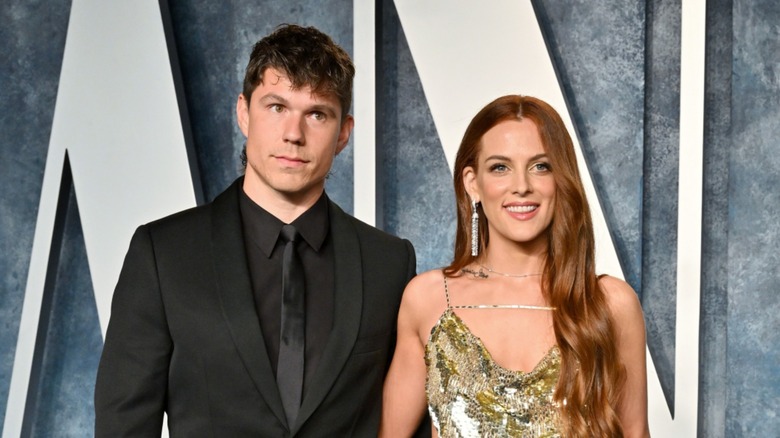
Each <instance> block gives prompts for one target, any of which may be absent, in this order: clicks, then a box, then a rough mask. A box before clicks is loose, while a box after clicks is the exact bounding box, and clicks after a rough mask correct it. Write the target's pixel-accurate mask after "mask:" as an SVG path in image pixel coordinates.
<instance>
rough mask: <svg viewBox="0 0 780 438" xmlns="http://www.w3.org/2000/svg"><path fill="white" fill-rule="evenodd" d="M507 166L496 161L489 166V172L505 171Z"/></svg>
mask: <svg viewBox="0 0 780 438" xmlns="http://www.w3.org/2000/svg"><path fill="white" fill-rule="evenodd" d="M507 170H509V168H508V167H507V166H506V165H505V164H501V163H496V164H493V165H491V166H490V171H491V172H506V171H507Z"/></svg>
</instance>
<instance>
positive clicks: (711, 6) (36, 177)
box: [0, 0, 780, 437]
mask: <svg viewBox="0 0 780 438" xmlns="http://www.w3.org/2000/svg"><path fill="white" fill-rule="evenodd" d="M170 3H171V5H170V19H171V20H170V21H171V24H172V26H171V32H172V36H173V42H174V43H175V50H176V53H177V55H178V60H179V65H180V71H181V79H182V86H183V87H182V89H183V96H184V100H183V102H184V103H186V106H187V114H188V116H189V119H190V125H191V131H192V137H191V140H192V146H193V148H194V151H195V152H196V153H195V156H196V160H195V162H196V165H197V171H198V172H197V173H199V175H200V186H199V187H200V188H201V189H202V197H203V200H205V201H208V200H210V199H212V198H213V197H214V196H215V195H216V194H217V193H219V192H220V191H221V190H222V189H223V188H224V187H226V186H227V185H228V184H229V183H230V182H231V181H232V180H233V179H234V178H235V177H236V176H237V175H238V174H239V173H240V169H239V165H240V164H239V160H238V154H239V152H240V150H241V147H242V143H243V139H242V137H241V135H240V133H239V131H238V130H237V129H236V126H235V118H234V115H233V114H234V105H235V99H236V96H237V94H238V93H239V91H240V88H241V79H242V77H243V67H244V65H245V63H246V58H247V56H248V52H249V50H250V48H251V44H252V43H253V42H254V41H256V40H257V39H258V38H260V37H262V36H263V35H265V34H266V33H268V32H269V31H270V30H271V29H273V28H274V26H275V25H277V24H278V23H283V22H294V23H301V24H306V25H315V26H317V27H319V28H320V29H322V30H324V31H325V32H327V33H329V34H330V35H332V36H333V37H334V39H335V40H336V41H337V42H339V43H340V44H342V45H343V46H344V47H345V48H346V49H347V50H348V51H350V52H351V51H352V1H351V0H328V1H325V2H321V1H316V2H315V1H310V0H300V1H295V2H287V1H278V2H274V1H266V2H248V1H245V0H230V1H225V2H219V3H214V2H209V1H205V0H197V1H191V2H170ZM533 3H534V8H535V10H536V13H537V16H538V17H539V20H540V23H541V25H542V29H543V31H544V34H545V39H546V40H547V43H548V48H549V50H550V53H551V55H552V57H553V60H554V63H555V67H556V70H557V73H558V77H559V80H560V82H561V86H562V88H563V90H564V93H565V96H566V99H567V102H568V104H569V111H570V113H571V115H572V119H573V120H574V123H575V125H576V129H577V135H578V136H579V138H580V143H581V144H582V147H583V149H584V153H585V157H586V159H587V161H588V165H589V169H590V172H591V177H592V178H593V180H594V183H595V186H596V188H597V192H598V194H599V197H600V199H601V202H602V206H603V209H604V212H605V216H606V218H607V221H608V224H609V226H610V230H611V233H612V239H613V242H614V244H615V247H616V248H617V253H618V257H619V259H620V262H621V265H622V267H623V271H624V273H625V276H626V279H627V280H628V281H629V282H630V283H631V284H632V285H633V286H634V288H635V289H636V290H637V292H638V293H639V295H640V297H641V300H642V304H643V307H644V310H645V314H646V320H647V328H648V344H649V347H650V351H651V353H652V356H653V360H654V362H655V364H656V367H657V369H658V374H659V376H660V378H661V382H662V386H663V388H664V390H665V394H666V396H667V399H668V401H669V402H670V403H673V402H674V393H673V387H674V386H673V385H674V348H675V347H674V330H675V319H674V318H675V301H676V296H675V294H676V292H675V291H676V266H675V263H676V262H675V261H676V248H677V244H678V239H685V236H677V234H676V233H677V228H676V218H677V204H676V203H677V201H676V199H677V196H676V194H677V184H678V182H677V172H678V168H677V162H678V160H677V157H678V153H679V137H678V136H679V101H680V89H679V84H680V49H679V47H680V32H681V30H680V1H679V0H678V1H652V0H649V1H646V2H639V1H637V2H625V1H622V0H602V1H598V2H589V1H587V2H586V1H578V2H571V1H566V0H536V1H534V2H533ZM377 6H378V8H377V10H378V13H379V14H380V19H379V20H378V22H377V23H378V27H377V32H378V35H377V39H378V41H379V44H378V52H377V53H378V58H379V62H380V66H381V68H379V69H378V70H379V72H378V75H379V77H378V81H377V83H378V89H377V100H378V102H379V107H378V123H377V129H378V130H379V132H378V138H379V139H380V142H379V145H380V146H379V148H378V154H377V156H378V160H379V163H380V166H379V169H380V172H379V176H378V178H379V179H380V181H381V184H378V186H380V192H379V194H380V198H379V199H378V203H379V211H380V212H381V215H380V217H379V218H378V222H379V223H380V224H381V225H382V226H383V227H384V228H385V229H387V230H389V231H391V232H393V233H396V234H399V235H402V236H405V237H408V238H410V239H411V240H412V241H413V243H414V244H415V247H416V249H417V251H418V257H419V265H418V269H419V270H421V271H422V270H426V269H430V268H433V267H437V266H441V265H443V264H445V263H446V262H447V260H448V259H449V257H450V253H451V247H452V234H453V232H454V222H453V217H454V206H453V193H452V188H451V177H450V173H449V170H448V166H447V163H446V160H445V157H444V153H443V151H442V148H441V142H440V140H439V138H438V135H437V133H436V130H435V128H434V125H433V121H432V117H431V114H430V111H429V109H428V105H427V102H426V99H425V96H424V94H423V90H422V85H421V83H420V81H419V79H418V76H417V71H416V68H415V64H414V61H413V59H412V56H411V54H410V51H409V47H408V44H407V41H406V38H405V35H404V31H403V28H402V26H401V24H400V21H399V19H398V15H397V13H396V11H395V7H394V5H393V3H392V1H389V0H385V1H379V2H377ZM69 11H70V1H66V0H51V1H46V2H43V1H33V0H26V1H22V0H8V1H4V2H3V3H2V4H0V17H1V18H0V20H1V21H0V40H2V41H3V42H4V44H3V45H2V46H0V248H2V249H3V250H2V251H0V418H2V416H3V415H4V413H5V408H6V400H7V397H8V387H9V382H10V376H11V371H12V367H13V360H14V353H15V348H16V336H17V332H18V327H19V319H20V315H21V307H22V302H23V299H24V291H25V286H26V282H27V271H28V266H29V262H30V252H31V246H32V240H33V233H34V227H35V221H36V217H37V209H38V202H39V196H40V191H41V182H42V176H43V171H44V165H45V160H46V152H47V148H48V139H49V135H50V132H51V123H52V116H53V111H54V104H55V102H56V96H57V85H58V78H59V72H60V66H61V62H62V53H63V48H64V42H65V35H66V32H67V24H68V16H69ZM777 23H780V4H778V3H777V2H775V1H774V0H754V1H740V0H733V1H732V0H710V1H709V2H708V12H707V53H706V55H707V57H706V60H707V61H706V63H707V64H706V82H705V90H706V101H705V108H706V113H705V133H704V134H705V147H704V154H705V156H704V160H705V164H704V165H705V167H704V217H703V236H702V239H703V240H702V244H703V248H702V291H701V297H702V302H701V322H700V364H701V365H700V374H699V376H700V382H699V384H700V387H699V388H700V389H699V436H703V437H705V436H706V437H743V436H744V437H752V436H777V431H778V430H780V418H778V416H777V412H780V367H778V365H777V364H778V363H780V357H778V356H780V347H779V345H780V335H778V334H777V323H776V321H777V318H776V315H777V314H778V313H780V298H778V294H777V291H778V290H780V273H779V272H778V269H777V266H778V265H779V264H780V263H778V255H777V254H778V253H777V251H776V248H777V246H778V245H779V244H780V221H778V219H777V218H778V217H780V211H778V210H780V194H779V192H778V190H777V189H776V187H778V186H780V154H778V153H777V151H778V144H777V140H776V139H777V138H780V35H779V34H778V27H777ZM508 47H511V46H508ZM508 56H511V54H508ZM464 62H467V54H464ZM453 104H457V102H454V103H453ZM347 151H348V152H347V153H345V154H342V155H340V157H339V159H338V160H337V163H336V165H335V168H334V170H333V172H332V175H331V177H330V179H329V181H328V191H329V193H330V194H331V197H332V198H334V199H335V200H336V201H337V202H338V203H340V204H341V205H342V206H344V208H345V209H346V210H349V211H351V210H352V204H353V197H352V186H353V179H352V153H351V147H350V148H349V149H347ZM66 182H67V181H66ZM67 187H69V186H67V185H66V188H67ZM64 193H65V196H64V197H63V199H64V201H62V202H61V204H62V205H61V209H60V211H59V216H58V217H60V218H61V230H62V231H61V233H60V234H59V237H57V238H56V239H55V240H56V241H55V242H53V244H52V247H53V248H55V249H57V251H53V253H56V254H53V255H52V257H51V265H50V268H49V270H50V274H49V277H50V283H49V284H50V286H51V287H50V288H49V289H50V293H49V294H48V297H49V298H48V302H47V305H45V306H44V311H45V312H46V315H44V317H43V318H42V320H44V321H46V322H47V324H44V325H42V327H41V332H39V333H42V334H43V336H41V339H44V340H45V342H42V343H41V345H40V346H39V351H37V355H36V357H37V359H36V363H37V364H38V365H37V367H36V370H35V372H34V374H33V377H34V379H35V380H36V381H35V382H32V384H31V386H30V388H31V390H30V394H29V396H28V417H27V420H26V430H27V431H29V432H30V434H31V435H34V436H89V435H90V434H91V423H92V419H93V418H94V415H93V413H92V384H93V380H94V375H95V370H96V366H97V359H98V357H99V353H100V348H101V340H100V328H99V324H98V322H97V314H96V310H95V303H94V298H92V283H91V280H90V274H89V268H88V266H87V261H86V253H85V250H84V243H83V237H82V234H81V225H80V221H79V216H78V199H77V196H76V194H75V193H74V192H73V191H72V190H69V189H68V190H65V191H64ZM683 243H684V242H683ZM0 424H2V421H0Z"/></svg>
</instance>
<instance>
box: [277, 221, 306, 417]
mask: <svg viewBox="0 0 780 438" xmlns="http://www.w3.org/2000/svg"><path fill="white" fill-rule="evenodd" d="M299 237H300V234H298V231H297V230H296V229H295V227H294V226H292V225H285V226H283V227H282V238H283V239H284V240H285V241H286V244H285V245H284V254H283V256H282V329H281V336H280V342H279V362H278V364H277V371H276V383H277V385H279V392H280V393H281V396H282V404H283V405H284V412H285V414H287V423H288V426H289V427H291V428H292V426H293V422H294V421H295V418H296V417H297V416H298V409H299V408H300V407H301V397H302V394H303V360H304V347H305V342H306V341H305V335H304V333H305V331H304V330H305V329H304V327H305V321H306V313H305V310H304V289H305V285H306V281H305V279H304V276H303V264H301V259H300V258H299V257H298V253H297V252H296V251H295V242H296V241H297V240H298V238H299Z"/></svg>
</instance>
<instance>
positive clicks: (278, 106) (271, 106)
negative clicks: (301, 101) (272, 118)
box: [268, 103, 284, 113]
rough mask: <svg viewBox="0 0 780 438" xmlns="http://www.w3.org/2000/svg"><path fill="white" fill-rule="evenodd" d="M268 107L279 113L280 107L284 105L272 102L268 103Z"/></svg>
mask: <svg viewBox="0 0 780 438" xmlns="http://www.w3.org/2000/svg"><path fill="white" fill-rule="evenodd" d="M268 109H270V110H271V111H273V112H275V113H280V112H282V109H284V107H283V106H281V105H279V104H278V103H274V104H271V105H269V106H268Z"/></svg>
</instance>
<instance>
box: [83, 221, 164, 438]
mask: <svg viewBox="0 0 780 438" xmlns="http://www.w3.org/2000/svg"><path fill="white" fill-rule="evenodd" d="M171 351H172V341H171V337H170V335H169V331H168V325H167V322H166V315H165V310H164V305H163V300H162V296H161V290H160V284H159V278H158V271H157V265H156V262H155V254H154V246H153V242H152V238H151V235H150V232H149V229H148V227H147V226H142V227H139V228H138V229H137V230H136V232H135V234H134V235H133V239H132V241H131V242H130V248H129V250H128V252H127V256H126V257H125V262H124V265H123V267H122V271H121V273H120V276H119V281H118V283H117V286H116V289H115V290H114V296H113V299H112V304H111V318H110V320H109V324H108V330H107V333H106V340H105V344H104V347H103V353H102V356H101V359H100V365H99V366H98V373H97V382H96V385H95V436H96V437H124V436H160V432H161V428H162V419H163V411H164V410H165V399H166V388H167V385H168V366H169V363H170V357H171Z"/></svg>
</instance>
